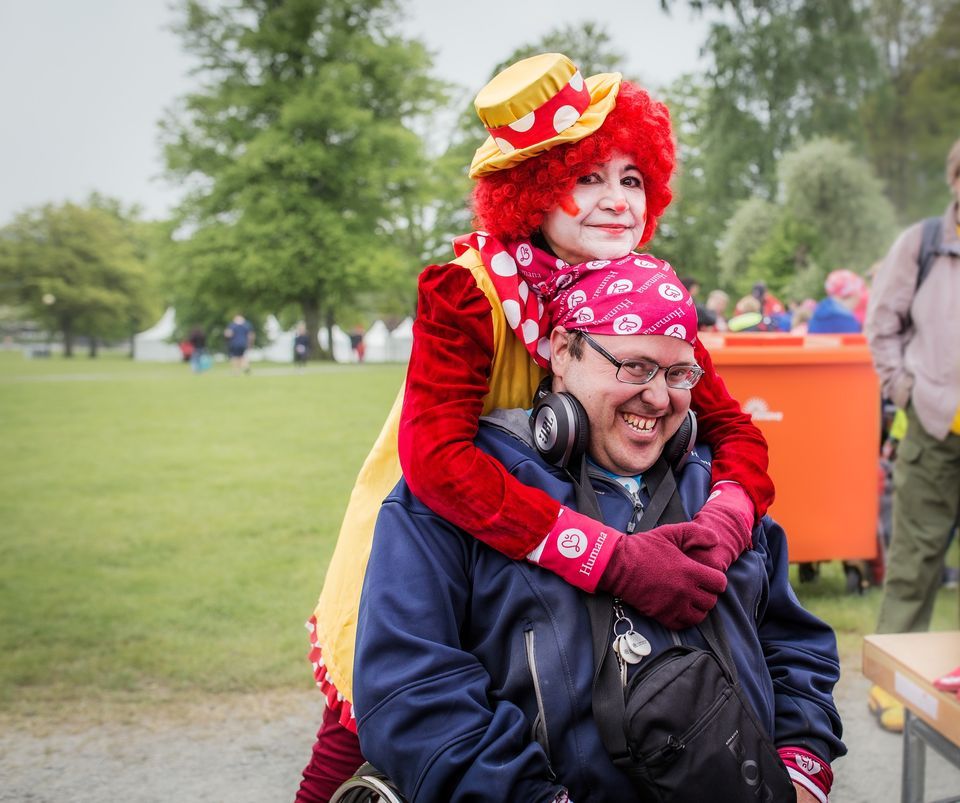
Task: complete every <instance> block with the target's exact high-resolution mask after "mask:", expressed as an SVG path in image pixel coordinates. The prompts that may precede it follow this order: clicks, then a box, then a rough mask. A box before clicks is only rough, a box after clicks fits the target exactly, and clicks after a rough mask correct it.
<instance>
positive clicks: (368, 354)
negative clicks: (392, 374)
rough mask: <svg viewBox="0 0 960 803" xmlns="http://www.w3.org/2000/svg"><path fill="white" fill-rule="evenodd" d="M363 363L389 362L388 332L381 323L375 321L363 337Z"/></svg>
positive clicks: (385, 326)
mask: <svg viewBox="0 0 960 803" xmlns="http://www.w3.org/2000/svg"><path fill="white" fill-rule="evenodd" d="M363 346H364V355H363V359H364V361H365V362H389V361H390V331H389V330H388V329H387V325H386V324H385V323H384V322H383V321H375V322H374V324H373V326H371V327H370V328H369V329H367V331H366V333H365V334H364V336H363Z"/></svg>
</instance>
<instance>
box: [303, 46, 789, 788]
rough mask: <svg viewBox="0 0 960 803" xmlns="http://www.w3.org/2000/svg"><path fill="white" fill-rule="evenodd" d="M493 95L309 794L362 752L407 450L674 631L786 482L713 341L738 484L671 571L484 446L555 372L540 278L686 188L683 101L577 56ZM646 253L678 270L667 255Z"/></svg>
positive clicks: (374, 499)
mask: <svg viewBox="0 0 960 803" xmlns="http://www.w3.org/2000/svg"><path fill="white" fill-rule="evenodd" d="M475 105H476V109H477V112H478V115H479V116H480V119H481V121H482V122H483V124H484V126H485V127H486V129H487V131H488V132H489V134H490V136H489V138H488V139H487V141H486V142H485V143H484V144H483V145H482V146H481V147H480V148H479V150H478V151H477V153H476V155H475V157H474V159H473V163H472V165H471V167H470V176H471V177H472V178H474V179H476V186H475V189H474V193H473V201H474V212H475V214H476V220H477V223H478V230H477V231H474V232H473V233H472V234H469V235H465V236H463V237H460V238H458V239H457V240H456V241H455V242H454V256H455V258H454V259H453V260H452V261H451V262H449V263H446V264H444V265H433V266H430V267H428V268H426V269H425V270H424V271H423V273H422V274H421V276H420V281H419V290H418V292H419V297H418V309H417V319H416V322H415V324H414V342H413V349H412V353H411V357H410V365H409V369H408V373H407V379H406V384H405V387H404V389H403V391H402V392H401V394H400V395H399V396H398V398H397V400H396V402H395V403H394V406H393V409H392V410H391V412H390V414H389V417H388V420H387V423H386V424H385V426H384V428H383V430H382V431H381V433H380V436H379V437H378V439H377V441H376V443H375V445H374V447H373V450H372V451H371V453H370V455H369V456H368V458H367V460H366V462H365V464H364V466H363V468H362V469H361V472H360V476H359V478H358V480H357V483H356V486H355V488H354V491H353V493H352V494H351V497H350V502H349V504H348V508H347V511H346V514H345V517H344V522H343V525H342V527H341V530H340V535H339V539H338V542H337V547H336V549H335V551H334V555H333V557H332V559H331V562H330V566H329V568H328V570H327V576H326V580H325V584H324V588H323V591H322V593H321V596H320V600H319V603H318V605H317V608H316V611H315V613H314V616H313V617H312V618H311V619H310V622H309V623H308V629H309V631H310V635H311V646H312V649H311V652H310V658H311V661H312V663H313V666H314V672H315V676H316V680H317V683H318V685H319V686H320V687H321V689H322V690H323V691H324V692H325V694H326V698H327V704H328V707H327V710H326V712H325V714H324V724H323V726H322V727H321V729H320V732H319V733H318V741H317V744H316V746H315V748H314V756H313V760H312V762H311V764H310V765H308V767H307V769H306V770H305V771H304V782H303V784H302V786H301V790H300V795H299V796H298V800H300V801H308V800H325V799H326V797H328V796H329V795H330V794H331V793H332V791H333V790H334V789H335V788H336V786H337V784H338V782H339V781H341V780H343V779H344V778H346V777H347V776H349V775H350V774H351V772H352V770H353V769H354V768H355V767H356V766H357V765H358V764H359V763H360V761H361V760H362V757H361V756H360V752H359V747H358V744H357V742H356V737H355V730H356V725H355V721H354V719H353V716H352V707H351V700H352V698H353V692H352V671H353V653H354V644H355V640H356V623H357V606H358V602H359V595H360V589H361V583H362V580H363V574H364V569H365V567H366V562H367V557H368V555H369V548H370V540H371V537H372V532H373V527H374V522H375V520H376V517H377V513H378V510H379V505H380V502H381V501H382V499H383V498H384V497H385V496H386V495H387V494H388V493H389V491H390V490H391V489H392V488H393V486H394V485H395V484H396V483H397V481H398V480H399V479H400V476H401V467H402V473H403V476H404V477H405V479H406V480H407V482H408V484H409V486H410V488H411V489H412V491H413V492H414V493H415V494H416V495H417V496H418V497H419V498H420V499H421V500H422V501H423V502H424V503H425V504H427V505H428V506H429V507H430V508H431V509H432V510H433V511H434V512H436V513H437V514H438V515H440V516H441V517H443V518H444V519H446V520H448V521H450V522H452V523H453V524H455V525H456V526H458V527H460V528H462V529H463V530H465V531H466V532H468V533H470V534H471V535H472V536H473V537H475V538H478V539H480V540H481V541H483V542H484V543H486V544H488V545H489V546H491V547H493V548H494V549H496V550H498V551H500V552H502V553H504V554H505V555H507V556H509V557H511V558H513V559H516V560H524V559H526V560H530V561H532V562H535V563H538V564H539V565H540V566H541V567H542V568H543V569H544V570H547V571H552V572H554V573H555V574H557V575H559V576H560V577H562V578H563V579H564V580H566V581H567V582H569V583H571V584H572V585H575V586H577V587H579V588H581V589H583V590H584V591H587V592H593V591H595V590H597V589H598V588H599V589H601V590H604V591H608V592H610V593H613V594H616V595H617V596H619V597H621V598H622V599H624V600H626V601H628V602H629V603H630V604H631V605H633V606H634V607H635V608H636V609H637V610H638V611H641V612H642V613H644V614H645V615H648V616H651V617H653V618H655V619H658V620H659V621H660V622H662V623H663V624H665V625H666V626H668V627H671V628H680V627H686V626H689V625H691V624H694V623H696V622H698V621H700V620H701V619H702V618H703V617H704V616H705V615H706V613H707V611H708V610H709V608H710V607H712V605H713V604H714V603H715V601H716V595H717V593H719V590H722V585H723V582H722V572H723V571H724V570H725V569H726V568H727V567H728V566H729V565H730V564H731V563H732V561H733V560H734V559H736V557H737V556H738V555H739V554H740V553H741V552H742V551H743V550H744V549H745V548H747V547H748V546H749V545H750V539H751V530H752V527H753V524H754V521H755V519H757V518H759V517H760V516H762V515H763V513H764V512H765V511H766V508H767V507H768V505H769V504H770V502H771V501H772V499H773V486H772V483H771V482H770V480H769V478H768V477H767V475H766V467H767V452H766V443H765V441H764V439H763V436H762V435H761V434H760V432H759V430H758V429H757V428H756V427H754V426H753V425H752V424H751V422H750V419H749V416H747V415H745V414H744V413H743V412H742V411H741V410H740V406H739V404H737V402H736V401H734V400H733V399H732V398H731V397H730V396H729V394H728V393H727V391H726V388H725V387H724V385H723V382H722V380H721V379H720V378H719V376H718V375H717V373H716V371H715V370H714V368H713V364H712V362H711V360H710V356H709V354H707V352H706V351H705V350H704V349H703V347H702V346H701V345H700V344H699V342H697V344H696V348H695V359H696V362H697V363H698V364H699V366H700V367H701V368H702V369H703V371H704V376H703V379H702V381H700V382H699V384H698V385H697V387H696V389H695V390H694V391H693V409H694V410H695V411H696V412H697V414H698V415H699V426H700V433H701V435H700V436H701V438H702V439H705V440H708V441H709V442H710V443H711V444H712V445H713V447H714V455H715V456H714V463H713V476H714V479H715V481H716V483H717V484H718V485H722V487H723V489H724V492H723V493H722V494H720V495H718V496H717V497H716V498H714V499H713V500H712V501H711V502H710V503H708V504H707V505H705V506H704V507H703V509H702V510H701V511H700V512H699V513H698V515H697V516H696V517H695V519H694V521H692V522H688V523H686V524H684V525H671V526H672V529H670V530H668V531H667V533H668V534H669V537H670V538H671V540H672V542H673V548H674V549H676V550H677V552H678V553H680V552H682V551H691V550H694V551H696V554H697V556H698V557H697V559H696V560H694V559H691V558H689V557H685V556H683V555H682V554H681V555H680V557H681V558H683V560H680V561H677V566H678V567H679V568H678V569H677V570H676V571H675V572H673V573H671V574H670V575H669V576H664V575H663V573H661V572H659V571H655V569H656V568H657V565H658V564H659V562H660V560H661V556H660V555H659V554H658V553H656V552H654V551H652V550H650V551H648V550H646V549H645V547H644V544H643V542H642V541H640V539H626V538H623V537H621V536H622V534H621V533H615V532H614V533H613V534H612V536H611V537H604V538H602V539H601V538H600V534H601V531H602V528H601V525H600V524H599V523H598V522H596V521H594V520H592V519H590V518H588V517H587V516H584V515H582V514H580V513H577V512H575V511H573V510H570V509H568V508H566V507H564V506H562V505H560V503H559V502H557V501H556V500H554V499H552V498H551V497H550V496H548V495H547V494H546V493H545V492H543V491H541V490H538V489H534V488H529V487H526V486H524V485H522V484H521V483H520V482H519V481H518V480H517V479H515V478H514V477H512V476H511V475H510V474H509V472H508V471H507V470H506V469H505V468H504V467H503V466H502V465H501V464H500V463H498V462H497V461H496V460H494V459H493V458H491V457H490V456H488V455H486V454H484V453H483V452H481V451H480V450H478V449H477V448H476V447H475V446H474V443H473V440H474V437H475V435H476V432H477V427H478V419H479V417H480V415H482V414H485V413H487V412H489V411H490V410H493V409H496V408H515V407H525V406H528V405H529V403H530V400H531V398H532V396H533V393H534V391H535V389H536V387H537V385H538V384H539V382H540V381H541V380H542V378H543V377H544V376H545V373H546V369H547V367H548V366H549V364H550V344H549V338H548V334H549V331H548V319H547V317H546V315H545V314H544V305H543V301H542V300H541V298H540V293H541V292H542V291H543V290H544V288H546V287H547V286H548V284H549V282H550V280H551V278H552V277H553V275H554V274H555V273H556V272H557V271H558V270H564V269H567V268H568V267H569V266H571V265H579V264H583V265H585V266H586V267H585V269H590V270H603V268H604V267H605V265H606V264H607V262H608V261H610V260H614V259H617V258H620V257H623V256H625V255H627V254H629V253H631V252H632V251H633V249H634V248H636V247H637V246H638V245H639V244H642V243H645V242H647V241H648V240H649V239H650V238H651V237H652V236H653V234H654V231H655V229H656V225H657V219H658V218H659V216H660V215H661V214H662V213H663V211H664V210H665V209H666V207H667V205H668V204H669V202H670V200H671V197H672V196H671V192H670V188H669V180H670V176H671V174H672V172H673V169H674V165H675V156H674V146H673V141H672V139H671V130H670V119H669V114H668V112H667V109H666V107H665V106H663V105H662V104H660V103H658V102H656V101H654V100H652V99H651V98H650V96H649V95H648V94H647V93H646V92H645V91H644V90H643V89H641V88H639V87H637V86H635V85H633V84H631V83H629V82H627V81H623V80H622V78H621V76H620V75H619V74H618V73H604V74H600V75H595V76H592V77H589V78H586V79H585V78H583V77H582V76H581V74H580V72H579V71H578V70H577V68H576V66H575V65H574V64H573V63H572V62H571V61H570V60H569V59H567V58H566V57H565V56H562V55H560V54H556V53H547V54H541V55H539V56H534V57H532V58H529V59H525V60H523V61H520V62H518V63H516V64H514V65H512V66H511V67H508V68H507V69H506V70H504V71H503V72H501V73H500V74H499V75H497V76H496V77H495V78H494V79H493V80H492V81H491V82H490V83H489V84H488V85H487V86H486V87H484V88H483V90H481V92H480V94H479V95H478V96H477V99H476V103H475ZM635 258H636V259H638V260H641V261H643V262H645V263H646V264H647V266H648V267H647V269H648V270H650V271H652V272H660V273H672V268H671V267H670V266H669V265H668V264H667V263H665V262H663V261H661V260H658V259H656V258H655V257H652V256H650V255H639V254H638V255H635ZM632 423H633V424H634V425H635V426H636V427H637V428H639V429H644V430H647V431H649V432H656V431H657V428H658V427H662V426H663V423H662V422H661V421H659V420H658V419H657V417H656V416H649V417H645V418H644V419H643V420H641V421H633V422H632ZM571 527H575V528H576V529H578V530H580V531H581V532H583V533H584V534H585V536H586V538H587V540H588V552H589V553H590V554H595V560H594V561H593V562H592V564H591V566H590V567H589V571H586V572H584V571H581V567H580V566H574V565H573V564H572V563H571V561H569V560H568V559H566V558H565V556H564V555H563V553H562V552H561V551H559V550H558V549H557V548H556V542H557V535H558V534H559V533H562V532H563V531H565V530H568V529H569V528H571ZM606 533H607V535H610V533H611V531H610V530H609V528H606ZM654 578H659V580H655V579H654ZM351 765H352V766H351Z"/></svg>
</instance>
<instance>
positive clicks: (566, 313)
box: [544, 254, 697, 345]
mask: <svg viewBox="0 0 960 803" xmlns="http://www.w3.org/2000/svg"><path fill="white" fill-rule="evenodd" d="M551 290H552V292H550V291H548V292H547V293H545V294H544V297H545V298H549V300H548V302H547V317H548V318H549V319H550V324H551V326H563V327H564V328H566V329H581V330H583V331H585V332H593V333H595V334H598V335H667V336H669V337H677V338H680V339H681V340H686V341H687V342H688V343H690V344H691V345H693V343H695V342H696V339H697V310H696V307H695V306H694V303H693V299H692V298H691V297H690V294H689V293H688V292H687V291H686V288H684V286H683V285H682V284H681V283H680V280H679V279H678V278H677V275H676V274H675V273H674V272H673V268H671V267H670V265H669V264H668V263H666V262H664V261H663V260H662V259H657V258H656V257H654V256H650V255H649V254H629V255H627V256H625V257H620V258H619V259H615V260H613V261H608V260H605V259H599V260H596V261H594V262H586V263H584V264H583V265H572V266H570V267H569V268H566V269H564V270H561V271H557V273H556V274H554V277H553V280H552V282H551Z"/></svg>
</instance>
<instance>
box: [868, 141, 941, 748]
mask: <svg viewBox="0 0 960 803" xmlns="http://www.w3.org/2000/svg"><path fill="white" fill-rule="evenodd" d="M946 178H947V184H948V186H949V187H950V190H951V192H952V193H953V196H954V198H953V201H952V202H951V204H950V205H949V206H948V207H947V211H946V212H945V213H944V215H943V217H942V218H940V219H939V220H936V219H934V220H935V221H936V222H934V223H930V224H929V225H928V224H926V223H924V222H920V223H915V224H914V225H912V226H910V227H909V228H908V229H907V230H906V231H904V232H903V233H902V234H901V235H900V236H899V237H898V238H897V240H896V242H895V243H894V244H893V246H892V247H891V248H890V252H889V253H888V254H887V256H886V258H885V259H884V261H883V264H882V265H881V267H880V270H879V271H878V273H877V276H876V279H875V280H874V283H873V288H872V290H871V293H870V302H869V306H868V309H867V323H866V334H867V339H868V341H869V343H870V349H871V351H872V353H873V361H874V364H875V366H876V369H877V373H878V374H879V375H880V381H881V383H882V389H883V395H884V396H885V397H886V398H888V399H890V400H891V401H893V402H894V404H896V405H897V407H898V408H900V409H901V410H905V411H906V416H907V431H906V434H905V435H904V437H903V440H902V442H901V443H900V446H899V449H898V455H897V460H896V463H895V464H894V477H893V535H892V537H891V541H890V552H889V555H888V558H887V562H888V565H887V570H886V582H885V583H884V589H883V601H882V603H881V605H880V615H879V619H878V621H877V632H879V633H903V632H915V631H925V630H927V629H928V628H929V627H930V618H931V615H932V613H933V603H934V600H935V598H936V593H937V589H938V588H939V586H940V580H941V577H942V574H943V565H944V557H945V555H946V551H947V545H948V543H949V539H950V533H951V531H952V530H953V527H954V524H955V523H956V521H957V514H958V512H960V315H958V314H957V308H956V304H957V299H960V140H957V141H956V142H955V143H954V144H953V147H952V148H951V149H950V153H949V155H948V156H947V175H946ZM931 235H936V240H937V241H938V244H936V246H935V247H934V248H933V256H932V259H931V261H930V263H929V271H928V272H927V273H926V276H925V277H924V278H923V279H922V281H921V265H920V261H921V254H922V252H924V251H929V250H931V249H930V246H931V245H933V243H932V241H931V240H930V239H929V238H930V237H931ZM925 240H926V241H927V243H928V247H927V248H924V241H925ZM870 709H871V710H872V711H873V712H874V713H875V714H877V716H878V718H879V720H880V724H881V726H882V727H884V728H886V729H887V730H894V731H897V730H902V728H903V708H902V706H900V704H899V703H898V702H897V701H896V700H895V699H894V698H893V697H890V695H887V694H885V693H884V692H883V691H882V690H881V689H879V688H878V687H874V688H873V689H872V690H871V692H870Z"/></svg>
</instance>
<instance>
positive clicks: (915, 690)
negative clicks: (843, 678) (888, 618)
mask: <svg viewBox="0 0 960 803" xmlns="http://www.w3.org/2000/svg"><path fill="white" fill-rule="evenodd" d="M958 666H960V631H957V630H953V631H948V632H943V633H888V634H884V635H874V636H867V637H866V638H865V639H864V641H863V674H864V675H866V677H867V678H869V679H870V680H872V681H873V682H874V683H876V684H877V685H878V686H880V687H881V688H882V689H884V690H885V691H888V692H889V693H890V694H892V695H893V696H894V697H896V698H897V699H898V700H900V702H902V703H903V705H904V709H905V717H904V725H903V778H902V784H901V796H900V800H901V803H923V787H924V773H925V769H926V747H928V746H929V747H932V748H933V749H934V750H936V751H937V752H938V753H940V755H942V756H943V757H944V758H945V759H947V761H949V762H951V763H952V764H953V765H954V766H956V767H958V768H960V700H958V699H957V695H956V694H952V693H951V694H948V693H946V692H941V691H938V690H937V689H936V688H934V685H933V681H934V680H936V679H937V678H938V677H941V676H943V675H945V674H947V673H948V672H950V671H952V670H953V669H955V668H956V667H958ZM948 800H950V801H960V790H958V791H957V795H956V796H954V797H950V798H948Z"/></svg>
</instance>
